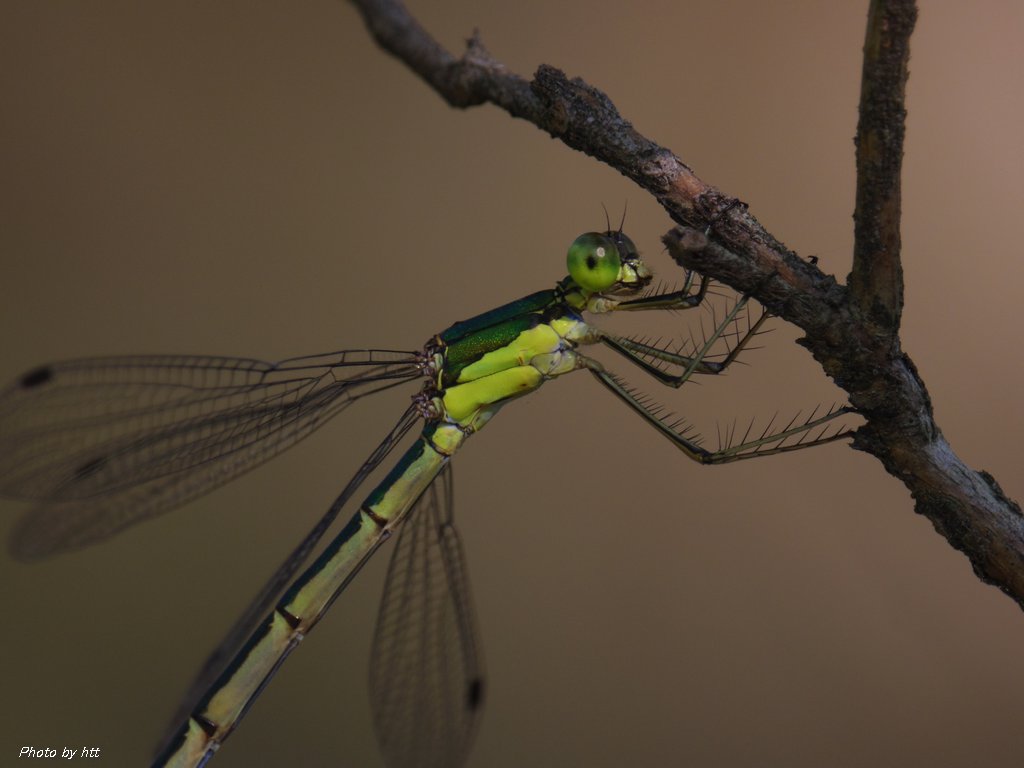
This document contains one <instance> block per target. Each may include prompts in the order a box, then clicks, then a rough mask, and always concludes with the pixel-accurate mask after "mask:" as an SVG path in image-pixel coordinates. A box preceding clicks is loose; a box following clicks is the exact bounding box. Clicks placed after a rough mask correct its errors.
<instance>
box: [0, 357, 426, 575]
mask: <svg viewBox="0 0 1024 768" xmlns="http://www.w3.org/2000/svg"><path fill="white" fill-rule="evenodd" d="M419 375H420V367H419V357H418V355H417V354H416V353H414V352H398V351H392V350H349V351H344V352H335V353H331V354H328V355H318V356H315V357H305V358H293V359H289V360H283V361H281V362H278V363H265V362H261V361H258V360H247V359H239V358H225V357H158V356H146V357H114V358H94V359H84V360H75V361H70V362H64V363H56V364H53V365H48V366H44V367H42V368H38V369H36V370H34V371H31V372H29V373H28V374H26V375H24V376H23V377H22V378H21V379H20V380H18V381H17V382H15V383H14V384H13V385H12V386H10V387H9V388H8V389H7V390H6V391H4V392H3V393H2V394H0V495H3V496H7V497H10V498H15V499H21V500H32V501H41V502H42V504H41V505H40V506H39V507H37V508H36V509H34V510H31V511H30V512H29V513H28V514H26V515H25V516H24V517H23V518H22V519H21V520H20V521H19V523H18V524H17V525H16V527H15V529H14V532H13V534H12V536H11V549H12V551H13V552H14V553H15V554H16V555H17V556H19V557H21V558H23V559H35V558H39V557H44V556H46V555H51V554H54V553H56V552H61V551H64V550H69V549H75V548H78V547H82V546H85V545H88V544H92V543H94V542H97V541H101V540H103V539H105V538H107V537H109V536H112V535H113V534H115V533H117V532H118V531H120V530H122V529H123V528H125V527H127V526H129V525H132V524H134V523H137V522H139V521H141V520H145V519H148V518H150V517H153V516H155V515H157V514H160V513H161V512H165V511H167V510H169V509H171V508H173V507H176V506H179V505H181V504H183V503H185V502H186V501H188V500H190V499H193V498H195V497H196V496H199V495H202V494H204V493H207V492H208V491H210V490H212V489H213V488H215V487H217V486H218V485H221V484H223V483H225V482H227V481H228V480H231V479H233V478H235V477H237V476H238V475H239V474H241V473H243V472H245V471H247V470H249V469H251V468H253V467H254V466H256V465H258V464H260V463H262V462H264V461H266V460H267V459H269V458H271V457H272V456H275V455H276V454H278V453H280V452H281V451H283V450H284V449H285V448H288V447H289V446H291V445H293V444H295V443H296V442H297V441H299V440H301V439H302V438H304V437H306V436H307V435H309V434H310V433H311V432H313V431H314V430H315V429H317V428H318V427H320V426H321V425H322V424H323V423H324V422H325V421H327V420H328V419H330V418H331V417H333V416H334V415H336V414H337V413H338V412H340V411H341V410H343V409H345V408H346V407H348V406H349V405H350V404H351V403H353V402H355V401H356V400H358V399H360V398H362V397H365V396H366V395H368V394H372V393H373V392H377V391H380V390H382V389H387V388H388V387H391V386H395V385H396V384H399V383H402V382H404V381H407V380H409V379H412V378H415V377H417V376H419Z"/></svg>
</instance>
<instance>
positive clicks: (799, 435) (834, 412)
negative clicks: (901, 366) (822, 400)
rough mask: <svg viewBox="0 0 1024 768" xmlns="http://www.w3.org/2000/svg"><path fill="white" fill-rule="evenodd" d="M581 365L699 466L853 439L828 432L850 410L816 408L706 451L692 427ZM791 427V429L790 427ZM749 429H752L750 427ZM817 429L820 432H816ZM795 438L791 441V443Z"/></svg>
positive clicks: (596, 368)
mask: <svg viewBox="0 0 1024 768" xmlns="http://www.w3.org/2000/svg"><path fill="white" fill-rule="evenodd" d="M583 362H584V364H585V365H586V367H587V368H588V369H589V370H590V372H591V373H592V374H593V375H594V377H595V378H596V379H597V380H598V381H600V382H601V383H602V384H603V385H604V386H605V387H607V388H608V389H609V390H611V392H612V393H613V394H614V395H615V396H616V397H618V398H619V399H620V400H622V401H623V402H624V403H625V404H626V405H628V406H629V407H630V408H632V409H633V410H634V411H635V412H636V413H637V414H639V415H640V417H641V418H643V420H644V421H646V422H647V423H648V424H650V425H651V426H652V427H654V428H655V429H656V430H658V432H660V433H661V434H662V435H663V436H664V437H666V438H668V440H669V441H671V443H672V444H673V445H675V446H676V447H677V448H678V449H679V450H681V451H682V452H683V455H685V456H686V457H687V458H689V459H692V460H693V461H696V462H697V463H699V464H728V463H729V462H733V461H740V460H742V459H752V458H755V457H757V456H772V455H774V454H776V453H788V452H790V451H797V450H800V449H802V448H810V447H811V446H812V445H822V444H824V443H831V442H834V441H836V440H842V439H844V438H847V437H850V436H852V435H853V430H852V429H849V428H844V427H842V426H840V427H839V428H838V429H837V430H836V431H835V432H832V431H831V427H832V422H833V421H834V420H835V419H837V418H839V417H840V416H843V415H845V414H848V413H853V412H854V409H853V408H851V407H850V406H842V407H840V408H830V409H829V410H828V412H827V413H825V414H824V415H822V416H817V408H816V409H815V410H814V411H812V412H811V415H810V416H808V417H807V419H805V420H804V421H802V422H801V423H799V424H797V423H796V420H797V419H798V418H799V414H797V416H795V417H794V418H793V419H792V420H791V421H790V422H789V424H787V425H786V426H785V427H784V428H783V429H780V430H778V431H776V432H771V431H770V430H771V428H772V424H773V423H774V418H773V419H772V421H771V422H769V423H768V426H767V427H765V429H764V431H763V432H762V433H761V434H760V435H759V436H758V437H756V438H753V439H748V438H750V428H749V427H748V429H747V433H746V434H745V435H744V436H743V439H742V440H741V441H740V442H739V443H736V444H734V445H729V444H727V445H725V446H723V447H721V448H719V449H718V450H714V451H709V450H708V449H707V448H704V447H703V446H702V445H701V444H700V437H699V436H698V435H695V434H694V433H693V429H692V427H690V426H689V425H687V424H685V423H684V422H683V421H682V420H681V419H678V420H675V421H669V416H668V415H662V414H661V413H660V410H661V409H660V406H657V405H654V404H652V403H651V402H650V401H648V400H647V399H646V398H644V397H643V396H642V395H640V394H639V393H637V392H636V391H635V390H633V389H631V388H630V387H629V386H628V385H626V384H625V383H624V382H623V381H622V380H621V379H619V378H617V377H616V376H614V375H613V374H611V373H609V372H608V371H606V370H605V369H604V367H603V366H602V365H601V364H600V363H599V362H597V361H596V360H592V359H590V358H583ZM794 425H795V426H794ZM751 426H753V425H751ZM819 427H820V429H819ZM793 438H796V439H795V441H793V440H792V439H793Z"/></svg>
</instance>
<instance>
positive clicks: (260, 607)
mask: <svg viewBox="0 0 1024 768" xmlns="http://www.w3.org/2000/svg"><path fill="white" fill-rule="evenodd" d="M419 418H420V416H419V410H418V408H417V407H416V405H411V406H409V408H408V409H407V410H406V411H405V413H404V414H402V417H401V418H400V419H399V420H398V423H396V424H395V426H394V428H393V429H392V430H391V431H390V432H389V433H388V434H387V435H386V436H385V437H384V439H383V440H382V441H381V442H380V444H379V445H378V446H377V448H376V449H374V451H373V453H371V454H370V456H369V458H368V459H367V460H366V461H365V462H364V463H363V466H361V467H360V468H359V471H358V472H356V473H355V475H353V476H352V479H351V480H349V482H348V484H347V485H346V486H345V488H344V489H343V490H342V491H341V493H340V494H338V496H337V498H336V499H335V500H334V502H333V503H332V504H331V506H330V507H328V509H327V511H326V512H325V513H324V514H323V516H322V517H321V518H320V520H319V521H318V522H317V524H316V525H315V526H313V528H312V529H311V530H310V532H309V533H307V534H306V536H305V537H304V538H303V539H302V541H301V542H299V544H298V546H296V547H295V549H293V550H292V552H291V553H290V554H289V555H288V557H287V558H285V560H284V562H282V563H281V565H280V566H279V567H278V568H277V569H276V570H275V571H274V573H273V574H272V575H271V577H270V579H268V580H267V583H266V584H264V585H263V587H262V588H261V589H260V591H259V592H258V593H257V595H256V597H255V598H253V600H252V602H251V603H250V604H249V606H248V607H247V608H246V609H245V611H244V612H243V613H242V615H241V616H239V617H238V619H237V620H236V621H235V623H234V624H233V625H232V627H231V629H230V630H228V632H227V634H226V635H225V636H224V639H223V640H221V642H220V643H219V644H218V645H217V647H216V648H215V649H214V651H213V652H212V653H211V654H210V655H209V656H208V657H207V659H206V661H205V662H204V663H203V666H202V667H201V668H200V670H199V672H198V673H197V675H196V677H195V679H194V680H193V681H192V685H191V686H190V687H189V690H188V693H187V694H186V695H185V696H184V698H183V699H182V701H181V704H180V706H179V707H178V710H177V712H175V715H174V718H173V719H172V720H171V724H170V729H169V731H168V735H167V738H166V739H165V741H164V746H166V744H167V742H168V741H169V740H170V739H171V738H174V737H175V736H176V735H177V731H178V728H179V727H180V726H181V723H182V722H184V720H185V719H186V718H187V717H188V716H189V714H190V713H191V712H192V711H193V710H194V709H195V707H196V704H197V703H198V701H199V700H200V699H201V698H202V696H203V695H204V694H205V693H206V691H207V689H208V688H209V687H210V686H211V685H212V684H213V683H214V681H216V680H217V678H218V677H219V676H220V674H221V672H222V671H223V670H224V668H225V666H226V665H227V663H228V662H229V661H230V660H231V659H232V658H234V656H235V653H236V651H238V649H239V648H240V647H241V645H242V643H243V642H245V640H246V639H247V638H248V637H249V636H250V635H251V634H252V631H253V629H254V628H255V627H256V625H257V624H258V623H259V622H260V621H261V620H263V619H264V618H265V617H266V616H267V614H268V613H269V612H270V610H271V607H272V606H273V604H274V602H275V601H276V600H277V597H278V595H279V594H280V593H281V592H282V591H283V590H284V588H285V587H286V586H287V585H288V583H289V582H290V581H291V579H292V577H293V576H294V575H295V573H296V571H298V569H299V567H300V566H301V565H302V564H303V563H304V562H305V561H306V560H307V558H308V557H309V555H310V554H311V553H312V551H313V549H314V547H316V545H317V543H318V542H319V541H320V539H321V538H322V537H323V535H324V533H326V532H327V530H328V528H329V527H330V525H331V524H332V523H333V522H334V520H335V518H336V517H337V516H338V513H339V512H340V511H341V510H342V509H343V508H344V507H345V505H346V504H347V503H348V501H349V500H350V499H351V498H352V496H353V494H355V493H356V491H358V490H359V488H360V486H362V484H363V481H364V480H366V478H367V477H368V476H369V475H370V473H372V472H373V471H374V470H376V469H377V467H379V466H380V464H381V462H383V461H384V460H385V459H386V458H387V457H388V456H389V455H390V454H391V452H392V450H394V448H395V447H396V446H397V445H398V444H399V443H400V442H401V441H402V438H404V437H405V435H406V434H407V433H408V432H409V430H410V429H411V428H412V427H413V425H415V424H416V423H417V422H418V421H419ZM160 751H161V752H162V751H163V750H162V749H161V750H160Z"/></svg>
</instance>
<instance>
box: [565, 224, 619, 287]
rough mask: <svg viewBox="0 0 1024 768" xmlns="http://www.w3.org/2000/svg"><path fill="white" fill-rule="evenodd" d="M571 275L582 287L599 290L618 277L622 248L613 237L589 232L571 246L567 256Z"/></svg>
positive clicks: (612, 282)
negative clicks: (618, 246) (620, 248)
mask: <svg viewBox="0 0 1024 768" xmlns="http://www.w3.org/2000/svg"><path fill="white" fill-rule="evenodd" d="M566 263H567V264H568V265H569V276H570V277H571V278H572V279H573V280H574V281H575V282H576V285H578V286H579V287H580V288H583V289H584V290H587V291H591V292H593V293H600V292H601V291H606V290H608V289H609V288H611V287H612V286H613V285H614V284H615V281H616V280H618V279H619V267H620V266H621V265H622V262H621V260H620V258H619V249H618V248H617V247H616V246H615V243H614V241H612V239H611V238H609V237H606V236H605V235H602V234H601V233H599V232H587V233H586V234H584V235H580V236H579V237H577V238H576V239H575V240H574V241H573V244H572V245H570V246H569V255H568V256H567V257H566Z"/></svg>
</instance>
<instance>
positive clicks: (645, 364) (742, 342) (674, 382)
mask: <svg viewBox="0 0 1024 768" xmlns="http://www.w3.org/2000/svg"><path fill="white" fill-rule="evenodd" d="M748 301H749V297H748V296H743V297H741V298H740V299H739V300H738V301H737V302H736V304H735V305H734V306H733V307H732V309H730V310H729V312H727V313H726V315H725V318H724V319H723V320H722V322H720V323H716V324H715V328H714V330H713V331H712V333H711V334H710V335H707V336H705V338H704V340H703V343H701V344H700V345H699V347H698V348H697V349H696V350H695V352H694V354H693V355H683V354H679V353H678V352H670V351H669V350H667V349H663V348H662V347H658V346H653V345H650V344H644V343H642V342H639V341H635V340H634V339H627V338H622V337H619V336H615V335H614V334H610V333H607V332H604V331H601V332H600V338H601V341H602V342H603V343H604V344H605V345H607V346H608V347H610V348H611V349H614V350H615V351H616V352H618V353H619V354H620V355H622V356H623V357H625V358H626V359H627V360H629V361H630V362H631V363H633V364H634V365H636V366H638V367H639V368H641V369H643V370H644V371H646V372H647V373H648V374H650V375H651V376H653V377H654V378H655V379H657V380H658V381H659V382H661V383H662V384H664V385H666V386H669V387H675V388H677V389H678V388H679V387H681V386H682V385H683V384H684V383H686V381H688V380H689V379H690V377H691V376H693V374H695V373H700V374H713V375H716V374H719V373H722V371H724V370H725V369H726V368H728V367H729V366H730V365H731V364H732V363H733V362H735V360H736V358H737V357H739V354H740V352H742V351H743V350H744V348H746V347H747V345H748V344H749V343H750V340H751V339H753V338H754V337H755V336H757V335H758V334H759V333H760V332H761V326H763V325H764V323H765V321H766V320H767V319H768V317H769V315H768V313H767V312H763V313H762V314H761V316H760V317H759V318H758V319H757V321H756V322H754V323H752V324H749V321H748V326H747V330H746V331H745V332H743V333H742V335H740V333H739V332H737V333H736V341H735V343H734V344H732V345H731V348H730V349H729V352H728V354H726V356H725V357H724V358H723V359H721V360H708V359H707V356H708V354H709V353H710V352H711V350H712V348H713V347H714V346H715V344H716V343H718V342H719V341H720V340H721V339H722V338H723V337H726V336H728V334H727V331H728V329H729V327H730V326H732V325H733V324H734V323H736V322H737V318H738V317H739V315H740V312H741V311H742V310H743V308H744V307H746V305H747V303H748ZM695 346H697V345H696V344H695ZM651 359H654V360H659V361H662V362H665V363H669V364H672V365H676V366H679V367H680V368H682V372H681V373H679V374H672V373H669V372H668V371H666V370H664V368H663V367H661V366H660V365H658V364H656V363H652V362H651Z"/></svg>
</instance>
